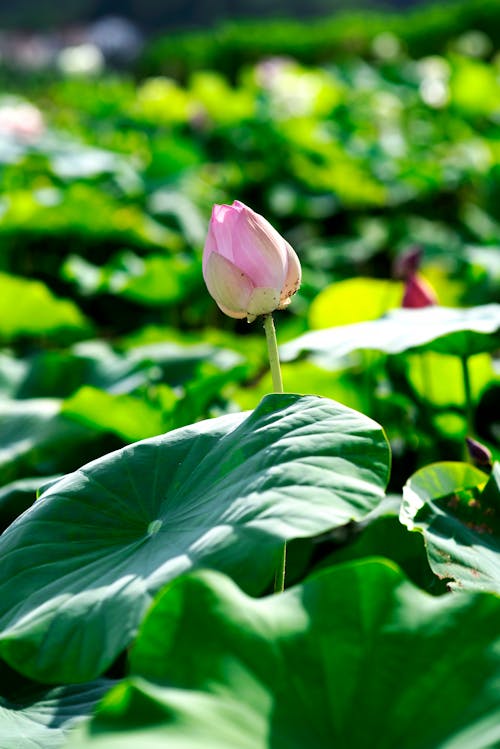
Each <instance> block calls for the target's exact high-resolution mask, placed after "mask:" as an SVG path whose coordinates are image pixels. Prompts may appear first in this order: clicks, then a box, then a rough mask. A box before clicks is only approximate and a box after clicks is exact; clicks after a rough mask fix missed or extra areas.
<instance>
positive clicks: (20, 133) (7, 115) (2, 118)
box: [0, 102, 45, 140]
mask: <svg viewBox="0 0 500 749" xmlns="http://www.w3.org/2000/svg"><path fill="white" fill-rule="evenodd" d="M44 129H45V124H44V121H43V117H42V113H41V112H40V110H39V109H37V108H36V107H34V106H33V104H29V103H28V102H13V103H8V104H0V135H9V136H11V137H14V138H22V139H24V140H36V139H37V138H38V137H39V136H40V135H42V133H43V131H44Z"/></svg>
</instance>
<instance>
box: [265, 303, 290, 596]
mask: <svg viewBox="0 0 500 749" xmlns="http://www.w3.org/2000/svg"><path fill="white" fill-rule="evenodd" d="M264 330H265V332H266V342H267V353H268V355H269V366H270V368H271V377H272V378H273V392H275V393H282V392H283V380H282V378H281V367H280V359H279V354H278V342H277V340H276V329H275V327H274V321H273V316H272V313H271V312H270V313H269V314H267V315H264ZM285 570H286V541H285V542H284V544H283V548H282V550H281V554H280V558H279V560H278V566H277V567H276V572H275V574H274V592H275V593H283V591H284V590H285Z"/></svg>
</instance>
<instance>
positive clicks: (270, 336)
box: [264, 312, 283, 393]
mask: <svg viewBox="0 0 500 749" xmlns="http://www.w3.org/2000/svg"><path fill="white" fill-rule="evenodd" d="M264 330H265V332H266V342H267V353H268V355H269V366H270V367H271V377H272V378H273V392H274V393H282V392H283V380H282V379H281V368H280V360H279V355H278V342H277V340H276V329H275V327H274V321H273V316H272V313H271V312H269V314H267V315H264Z"/></svg>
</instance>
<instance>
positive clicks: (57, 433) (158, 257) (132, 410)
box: [0, 0, 500, 522]
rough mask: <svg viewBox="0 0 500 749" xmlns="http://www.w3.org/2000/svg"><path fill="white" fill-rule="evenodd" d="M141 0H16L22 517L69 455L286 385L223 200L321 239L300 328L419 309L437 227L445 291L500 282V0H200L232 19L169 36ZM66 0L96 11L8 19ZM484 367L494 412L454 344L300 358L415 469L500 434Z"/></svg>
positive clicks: (4, 378) (68, 9)
mask: <svg viewBox="0 0 500 749" xmlns="http://www.w3.org/2000/svg"><path fill="white" fill-rule="evenodd" d="M117 5H118V4H116V3H115V4H112V3H108V4H107V5H106V7H104V6H105V4H104V3H101V4H98V3H97V2H94V3H84V2H83V0H82V2H76V0H75V1H74V2H67V3H65V5H64V9H61V8H59V7H56V6H55V5H53V4H52V5H50V6H49V4H42V3H39V4H37V11H36V12H37V13H38V14H39V15H38V16H35V15H30V14H33V13H34V12H35V11H34V10H33V4H29V3H28V2H24V3H23V2H18V3H16V6H15V8H12V9H11V11H8V10H7V9H3V10H2V12H1V14H0V19H1V20H2V23H3V24H4V29H5V30H4V32H3V33H2V35H1V36H0V51H1V55H2V57H1V70H0V80H1V82H2V95H1V98H0V170H1V176H2V180H1V188H0V311H1V314H0V340H1V346H2V348H1V354H0V392H1V394H2V400H1V403H0V409H1V416H0V482H1V484H2V485H5V487H4V489H3V490H2V494H1V495H0V511H5V512H4V516H5V522H9V518H11V517H12V507H13V502H14V499H15V503H17V504H16V507H17V508H19V506H21V505H22V503H23V502H25V503H28V504H29V502H30V501H32V498H33V490H34V487H36V486H40V485H41V484H43V483H44V481H45V480H47V477H53V476H54V475H57V474H60V473H62V472H66V471H69V470H72V469H74V468H77V467H78V466H79V465H81V464H82V463H83V462H84V461H86V460H89V459H91V458H93V457H97V456H99V455H102V454H103V453H104V452H106V451H108V450H111V449H114V448H116V447H119V446H121V445H123V444H125V443H127V442H130V441H134V440H137V439H141V438H145V437H149V436H152V435H155V434H159V433H161V432H163V431H166V430H168V429H171V428H175V427H178V426H182V425H184V424H188V423H190V422H192V421H196V420H198V419H201V418H206V417H209V416H213V415H217V414H221V413H225V412H228V411H232V410H236V409H240V408H253V407H254V406H255V405H256V404H257V403H258V401H259V398H260V397H261V396H262V395H263V394H264V393H265V392H267V391H268V390H269V388H270V384H269V378H268V375H267V365H266V357H265V350H264V341H263V335H262V331H261V330H260V328H259V325H258V323H256V324H254V325H251V326H249V325H248V324H246V323H241V322H235V321H233V320H230V319H228V318H225V317H224V316H223V315H222V314H221V313H219V311H218V309H217V307H216V305H215V303H214V302H213V301H212V300H211V298H210V297H209V296H208V293H207V292H206V290H205V287H204V284H203V279H202V275H201V255H202V249H203V243H204V237H205V232H206V227H207V223H208V219H209V216H210V211H211V206H212V204H213V203H225V202H226V203H227V202H232V200H234V199H239V200H242V201H244V202H246V203H247V204H248V205H250V206H251V207H252V208H254V209H255V210H256V211H258V212H260V213H262V214H263V215H264V216H266V217H267V218H268V219H269V220H270V221H271V222H272V223H273V224H274V225H275V226H276V227H277V228H278V229H279V230H280V232H282V233H283V234H284V235H285V236H286V238H287V239H288V240H289V241H290V242H291V244H292V245H293V246H294V247H295V249H296V250H297V252H298V254H299V256H300V258H301V261H302V265H303V273H304V277H303V285H302V288H301V290H300V292H299V294H298V295H297V297H296V298H295V299H294V301H293V304H292V305H291V308H290V312H287V313H282V314H278V315H277V317H278V320H277V324H278V335H279V339H280V341H281V342H282V343H284V342H286V341H288V340H291V339H293V338H295V337H296V336H298V335H300V334H302V333H304V332H306V331H308V330H314V329H320V328H328V327H330V326H337V325H347V324H350V323H355V322H359V321H363V320H373V319H376V318H378V317H380V316H381V315H383V314H384V313H385V312H387V310H388V309H390V308H394V307H399V306H400V305H401V302H402V297H403V292H404V280H401V278H399V277H398V278H396V276H397V275H398V273H397V272H396V270H395V267H396V265H397V263H398V262H399V261H400V259H401V257H403V256H405V255H407V254H408V253H410V254H411V252H413V251H414V250H415V248H416V247H418V248H419V251H420V253H421V255H422V258H423V260H422V266H421V273H422V275H423V277H425V278H426V279H427V280H428V281H429V282H430V283H431V284H432V285H433V287H434V289H435V291H436V293H437V296H438V298H439V301H440V303H441V304H442V305H445V306H450V307H468V306H477V305H483V304H488V303H491V302H496V301H498V300H499V298H500V294H499V290H500V252H499V244H500V56H499V54H498V53H497V48H498V41H499V38H500V5H499V4H498V2H496V1H495V2H493V0H491V1H490V0H484V2H474V1H471V2H465V1H464V0H460V2H453V3H447V4H440V5H432V6H427V5H426V6H424V7H421V6H419V7H416V8H413V9H411V10H409V11H407V12H406V13H402V12H396V11H395V10H394V9H392V10H391V9H389V10H386V11H381V10H380V9H377V10H363V12H362V14H361V13H359V12H349V13H347V12H345V13H343V14H341V15H334V16H328V17H326V18H321V19H320V20H317V19H316V20H315V19H311V20H309V21H307V22H305V21H303V20H301V21H299V20H297V19H296V18H294V17H293V16H294V12H293V11H294V10H296V9H298V8H299V4H298V3H296V4H295V6H294V5H293V4H291V3H286V4H284V3H283V4H282V5H283V7H282V6H281V5H280V4H276V5H273V11H276V13H275V15H284V14H285V11H286V12H287V13H289V16H290V17H289V18H288V19H281V20H269V21H266V22H263V21H262V20H259V21H258V22H257V21H255V20H254V21H251V20H247V21H245V22H244V23H243V22H235V21H231V22H228V21H224V22H223V23H219V24H217V23H215V21H216V20H217V19H218V18H219V17H220V18H226V17H228V16H229V10H228V9H229V7H230V6H229V4H228V3H222V2H221V3H219V4H218V5H217V4H213V3H212V4H211V5H210V7H211V8H214V10H213V12H212V14H211V16H210V18H208V4H203V3H199V4H194V3H191V4H188V3H186V2H185V3H181V2H180V1H179V2H177V3H171V4H169V12H168V13H164V14H163V15H162V16H161V21H162V24H163V26H164V27H165V28H167V27H168V24H169V23H171V25H172V26H182V25H184V26H188V25H189V24H188V23H184V24H182V23H181V22H180V21H179V20H178V19H181V18H184V19H186V17H188V18H190V19H191V20H192V21H193V23H192V24H191V25H193V26H202V25H203V24H205V23H208V21H209V20H210V22H211V23H212V24H213V23H215V27H214V28H212V29H206V30H202V29H197V30H194V31H182V32H179V33H173V32H168V33H165V34H163V35H162V34H158V33H157V34H156V35H155V36H154V37H151V36H147V34H146V36H144V33H143V32H144V31H145V30H146V31H147V28H148V23H150V22H151V23H152V21H151V19H155V18H156V15H155V14H157V13H159V12H160V11H159V8H160V5H164V4H160V3H154V2H152V1H151V2H148V3H146V2H141V4H138V3H137V4H136V3H134V2H130V3H128V4H125V3H120V4H119V5H120V7H119V8H118V7H117ZM393 5H395V4H393ZM400 5H401V4H400ZM188 6H189V8H190V9H196V13H198V12H199V16H197V15H196V13H195V11H194V10H193V15H192V16H187V15H186V12H187V9H188ZM263 6H264V4H263V3H257V2H254V3H253V4H251V3H247V4H243V3H241V4H239V5H238V9H239V10H238V12H239V11H240V10H241V14H243V15H245V16H248V17H250V15H251V13H250V11H251V9H252V8H253V9H254V10H259V12H260V11H262V9H263ZM326 6H328V7H326ZM232 7H233V6H231V8H232ZM308 7H309V10H310V15H313V14H314V13H318V14H320V13H324V12H325V10H329V11H331V9H332V8H333V7H335V6H334V5H332V4H331V3H321V2H316V3H310V4H309V6H308ZM104 10H106V11H109V12H117V11H118V10H119V11H120V13H128V14H129V18H134V19H137V20H140V21H143V27H142V29H141V28H138V27H136V26H133V25H131V24H130V22H129V21H126V20H124V19H117V18H112V17H108V18H105V19H103V18H97V15H98V12H100V11H104ZM56 11H57V20H58V21H59V22H69V21H73V22H75V21H76V19H80V25H79V26H78V27H77V26H66V27H64V28H59V29H57V30H54V29H52V28H48V27H47V28H46V29H44V30H40V28H39V29H38V30H36V31H35V30H33V29H32V30H31V31H29V32H28V31H26V30H24V31H21V30H19V28H18V27H16V30H15V31H8V25H9V23H12V24H13V23H17V24H19V23H21V22H23V23H24V22H26V23H27V20H26V19H28V18H31V19H36V22H37V23H42V22H44V23H46V24H47V25H50V22H51V21H53V20H54V18H55V16H53V15H52V16H51V15H50V14H51V13H55V12H56ZM247 11H248V13H247ZM190 12H191V11H190ZM45 13H46V14H47V15H46V16H45V15H44V14H45ZM63 13H64V14H66V16H65V15H63ZM140 13H143V14H144V15H143V17H141V18H140ZM148 13H149V14H150V16H149V18H150V21H148V20H147V18H146V16H147V14H148ZM2 14H3V15H2ZM23 14H25V15H23ZM176 14H178V15H176ZM42 16H43V17H42ZM23 19H24V21H23ZM87 19H88V22H87ZM96 19H97V20H96ZM84 20H85V21H86V22H85V23H83V21H84ZM106 24H107V26H106ZM27 25H29V24H27ZM103 29H104V31H103ZM492 348H493V351H492V350H491V349H492ZM469 370H470V378H471V383H469V384H470V385H471V387H470V390H471V396H472V398H473V410H472V411H471V410H470V408H469V410H468V409H467V408H466V406H465V397H466V394H467V393H466V389H467V387H466V388H465V389H464V384H463V382H462V374H463V372H462V369H461V363H460V359H458V358H456V357H454V356H452V355H451V354H450V355H447V354H446V353H434V352H427V353H425V354H422V353H419V352H418V350H414V351H412V352H410V353H405V354H398V355H387V354H383V353H381V352H377V351H370V352H366V351H360V352H357V353H355V354H353V355H351V356H349V357H348V358H347V359H346V360H345V361H343V362H341V363H340V364H338V366H337V367H336V369H335V371H332V369H331V368H330V369H327V368H323V367H322V366H319V365H318V363H314V362H312V361H308V360H302V361H297V362H289V363H287V364H286V365H285V367H284V379H285V387H286V388H287V389H288V390H292V391H295V390H296V391H300V392H314V393H317V394H320V395H326V396H330V397H332V398H335V399H338V400H340V401H341V402H343V403H345V404H347V405H349V406H352V407H354V408H357V409H359V410H362V411H364V412H365V413H368V414H369V415H371V416H373V417H374V418H375V419H377V420H378V421H379V422H380V423H382V425H383V426H384V428H385V429H386V431H387V433H388V436H389V438H390V440H391V443H392V447H393V451H394V472H393V485H392V487H391V488H392V489H394V490H395V491H398V490H399V489H400V487H401V485H402V483H403V482H404V481H405V480H406V479H407V477H408V476H409V475H410V473H411V472H412V471H413V470H414V469H416V468H417V467H418V466H420V465H423V464H424V463H425V462H429V461H430V460H437V459H457V458H460V457H461V456H462V454H463V444H464V437H465V435H466V434H467V433H469V434H470V433H473V434H474V435H475V436H476V437H477V438H479V439H480V440H481V441H483V442H485V443H486V444H487V445H488V446H489V447H490V449H491V450H492V451H493V453H494V454H495V455H498V447H499V443H500V423H499V413H498V403H499V390H500V380H499V376H498V359H497V358H496V355H495V350H494V347H492V346H491V345H485V347H484V351H477V352H475V353H474V356H471V357H470V358H469ZM13 498H14V499H13ZM19 503H21V505H19ZM9 513H11V514H9Z"/></svg>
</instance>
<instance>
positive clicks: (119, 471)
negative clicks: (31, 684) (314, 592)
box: [0, 395, 389, 683]
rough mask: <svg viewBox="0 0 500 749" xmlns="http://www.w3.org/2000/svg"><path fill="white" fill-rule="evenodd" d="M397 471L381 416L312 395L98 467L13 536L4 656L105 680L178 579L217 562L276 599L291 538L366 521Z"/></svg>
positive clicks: (6, 559)
mask: <svg viewBox="0 0 500 749" xmlns="http://www.w3.org/2000/svg"><path fill="white" fill-rule="evenodd" d="M388 468H389V452H388V446H387V443H386V440H385V437H384V434H383V432H382V430H381V428H380V427H379V426H378V425H377V424H376V423H375V422H373V421H371V420H370V419H368V418H366V417H364V416H362V415H361V414H359V413H357V412H355V411H352V410H350V409H348V408H346V407H344V406H341V405H340V404H338V403H335V402H333V401H330V400H328V399H325V398H317V397H313V396H307V397H301V396H298V395H274V396H268V397H266V398H265V399H264V400H263V401H262V403H261V404H260V406H259V407H258V408H257V409H256V410H255V411H254V412H253V413H251V414H250V415H248V414H235V415H230V416H224V417H220V418H217V419H213V420H210V421H206V422H201V423H199V424H195V425H192V426H189V427H186V428H183V429H179V430H176V431H174V432H171V433H168V434H166V435H163V436H160V437H156V438H153V439H150V440H146V441H144V442H139V443H137V444H135V445H131V446H129V447H126V448H124V449H123V450H119V451H117V452H115V453H112V454H110V455H108V456H106V457H104V458H102V459H99V460H97V461H94V462H93V463H90V464H89V465H87V466H85V467H84V468H82V469H81V470H80V471H77V472H76V473H74V474H70V475H68V476H67V477H65V478H64V479H62V480H61V481H60V482H58V483H56V484H55V485H53V486H51V487H50V488H49V489H48V491H47V492H45V493H44V495H43V496H42V497H41V498H40V499H39V500H38V502H37V503H36V504H35V505H34V506H33V507H32V508H31V510H29V511H28V512H27V513H25V514H24V515H23V516H22V517H21V518H19V519H18V520H17V521H16V522H15V523H14V524H13V525H11V526H10V528H8V529H7V531H6V532H5V533H4V535H3V536H2V537H1V539H0V554H1V555H2V560H3V561H2V571H3V575H2V581H1V582H0V627H1V634H0V653H1V655H2V657H4V658H5V660H6V661H7V662H8V663H9V664H10V665H11V666H13V667H14V668H17V669H18V670H19V671H21V672H22V673H24V674H26V675H28V676H30V677H32V678H37V679H39V680H45V681H47V682H51V683H53V682H54V681H63V682H67V683H72V682H75V681H83V680H87V679H91V678H94V677H95V676H96V675H97V674H99V673H102V671H103V670H104V669H105V668H106V667H107V666H108V665H109V664H110V663H111V662H112V661H113V659H114V658H115V657H116V656H117V654H118V653H119V652H120V651H121V650H122V648H124V647H125V646H127V645H128V644H129V643H130V640H131V638H132V636H133V634H134V633H135V631H136V628H137V625H138V623H139V621H140V618H141V616H142V614H143V612H144V610H145V608H146V607H147V606H148V605H149V603H150V601H151V597H152V596H153V594H154V593H155V592H156V591H157V590H158V589H159V588H160V587H161V586H162V585H163V584H164V583H166V582H167V581H168V580H170V579H172V578H174V577H176V576H177V575H179V574H180V573H182V572H185V571H187V570H190V569H192V568H193V567H198V566H211V567H215V568H217V569H220V570H223V571H226V572H228V573H230V574H231V575H233V576H234V577H235V578H236V579H237V580H238V581H239V582H240V583H241V584H242V585H243V586H244V587H245V588H246V589H248V590H251V591H262V590H263V589H264V588H265V587H266V586H267V585H268V584H269V582H270V580H271V578H272V576H273V572H274V568H275V565H276V560H277V556H278V555H279V554H280V550H281V548H282V544H283V541H284V540H285V539H290V538H294V537H300V536H307V535H309V534H311V535H312V534H316V533H319V532H322V531H325V530H327V529H329V528H332V527H335V526H337V525H342V524H344V523H346V522H348V521H349V520H350V519H356V520H359V519H360V518H362V517H363V516H364V515H366V514H367V513H368V512H370V510H372V509H373V507H374V506H376V505H377V504H378V502H379V501H380V499H381V497H382V496H383V490H384V486H385V483H386V480H387V476H388ZM61 652H64V658H61Z"/></svg>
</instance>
